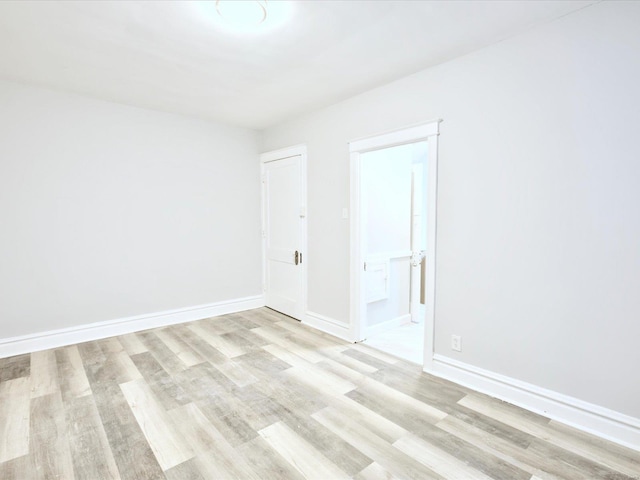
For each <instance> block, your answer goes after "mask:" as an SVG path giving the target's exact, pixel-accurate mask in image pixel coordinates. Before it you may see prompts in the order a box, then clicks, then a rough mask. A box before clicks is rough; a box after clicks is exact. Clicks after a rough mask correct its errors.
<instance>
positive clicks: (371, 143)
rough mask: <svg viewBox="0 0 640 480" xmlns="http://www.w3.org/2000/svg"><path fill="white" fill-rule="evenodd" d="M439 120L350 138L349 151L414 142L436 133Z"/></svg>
mask: <svg viewBox="0 0 640 480" xmlns="http://www.w3.org/2000/svg"><path fill="white" fill-rule="evenodd" d="M441 121H442V120H435V121H433V122H428V123H422V124H420V125H414V126H409V127H405V128H402V129H400V130H392V131H390V132H383V133H379V134H377V135H373V136H369V137H365V138H360V139H357V140H352V141H351V142H349V151H350V152H360V153H362V152H367V151H369V150H378V149H380V148H388V147H393V146H396V145H403V144H405V143H415V142H417V141H420V140H424V139H426V138H428V137H431V136H433V135H438V134H439V130H440V122H441Z"/></svg>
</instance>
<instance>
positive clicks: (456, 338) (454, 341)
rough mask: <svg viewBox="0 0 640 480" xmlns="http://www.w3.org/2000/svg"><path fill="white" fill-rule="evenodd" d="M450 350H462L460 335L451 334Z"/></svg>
mask: <svg viewBox="0 0 640 480" xmlns="http://www.w3.org/2000/svg"><path fill="white" fill-rule="evenodd" d="M451 350H455V351H456V352H460V351H462V337H461V336H460V335H451Z"/></svg>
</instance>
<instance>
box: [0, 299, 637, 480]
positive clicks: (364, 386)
mask: <svg viewBox="0 0 640 480" xmlns="http://www.w3.org/2000/svg"><path fill="white" fill-rule="evenodd" d="M639 465H640V454H638V453H637V452H633V451H631V450H628V449H624V448H621V447H619V446H615V445H613V444H610V443H607V442H605V441H602V440H599V439H597V438H594V437H591V436H589V435H586V434H583V433H580V432H577V431H575V430H572V429H570V428H568V427H565V426H563V425H560V424H558V423H556V422H553V421H549V420H548V419H546V418H543V417H541V416H538V415H534V414H532V413H529V412H527V411H524V410H521V409H519V408H516V407H513V406H511V405H508V404H506V403H503V402H500V401H498V400H494V399H491V398H489V397H486V396H483V395H481V394H478V393H474V392H472V391H469V390H466V389H464V388H462V387H459V386H457V385H455V384H452V383H449V382H446V381H443V380H440V379H437V378H434V377H431V376H429V375H426V374H424V373H421V371H420V367H418V366H416V365H414V364H411V363H408V362H405V361H403V360H399V359H397V358H395V357H391V356H389V355H387V354H384V353H382V352H379V351H377V350H374V349H372V348H370V347H367V346H363V345H351V344H347V343H345V342H343V341H339V340H336V339H334V338H332V337H329V336H327V335H324V334H320V333H317V332H315V331H313V330H311V329H307V328H306V327H303V326H301V325H299V324H298V323H297V322H295V321H293V320H291V319H289V318H287V317H284V316H282V315H280V314H277V313H275V312H273V311H271V310H268V309H265V308H263V309H258V310H253V311H249V312H243V313H240V314H232V315H226V316H222V317H217V318H212V319H207V320H202V321H198V322H193V323H188V324H184V325H179V326H172V327H167V328H162V329H155V330H149V331H145V332H140V333H137V334H131V335H124V336H121V337H114V338H109V339H106V340H100V341H95V342H88V343H83V344H79V345H74V346H70V347H65V348H59V349H55V350H47V351H44V352H37V353H33V354H30V355H21V356H17V357H12V358H7V359H3V360H0V478H1V479H3V480H9V479H20V480H25V479H39V478H46V479H72V478H75V479H87V480H98V479H118V478H121V479H164V478H167V479H169V480H183V479H184V480H186V479H204V480H211V479H227V478H228V479H232V478H239V479H301V478H316V479H323V480H325V479H340V478H356V479H384V478H399V479H404V478H418V479H429V478H448V479H487V478H494V479H505V480H518V479H531V478H535V479H551V478H566V479H593V478H601V479H609V480H614V479H626V478H638V476H640V467H639Z"/></svg>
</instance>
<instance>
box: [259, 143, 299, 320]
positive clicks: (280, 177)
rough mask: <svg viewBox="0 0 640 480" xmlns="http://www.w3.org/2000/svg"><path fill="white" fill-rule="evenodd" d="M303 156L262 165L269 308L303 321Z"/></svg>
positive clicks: (266, 287)
mask: <svg viewBox="0 0 640 480" xmlns="http://www.w3.org/2000/svg"><path fill="white" fill-rule="evenodd" d="M302 172H303V170H302V155H295V156H293V157H289V158H282V159H276V160H272V161H267V162H265V163H263V174H264V176H263V182H264V238H265V296H266V305H267V307H270V308H273V309H274V310H277V311H279V312H281V313H284V314H285V315H289V316H291V317H293V318H297V319H298V320H301V319H302V314H303V311H304V306H303V293H304V292H303V279H304V262H305V258H304V257H305V252H304V251H303V250H302V247H303V232H304V230H303V227H304V225H303V222H304V215H305V212H304V208H305V207H304V204H303V201H302V199H303V195H302V187H303V183H302V181H303V176H302Z"/></svg>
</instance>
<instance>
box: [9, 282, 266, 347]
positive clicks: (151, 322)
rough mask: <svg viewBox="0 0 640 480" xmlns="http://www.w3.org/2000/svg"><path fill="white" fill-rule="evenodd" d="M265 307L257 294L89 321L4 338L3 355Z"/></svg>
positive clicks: (261, 297)
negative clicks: (124, 316)
mask: <svg viewBox="0 0 640 480" xmlns="http://www.w3.org/2000/svg"><path fill="white" fill-rule="evenodd" d="M263 306H264V297H263V296H262V295H256V296H253V297H244V298H236V299H233V300H225V301H222V302H215V303H210V304H207V305H198V306H194V307H187V308H179V309H176V310H167V311H164V312H156V313H149V314H145V315H136V316H134V317H126V318H120V319H117V320H107V321H105V322H96V323H89V324H86V325H79V326H77V327H70V328H62V329H59V330H50V331H47V332H40V333H34V334H30V335H23V336H20V337H12V338H3V339H0V358H5V357H11V356H13V355H20V354H23V353H30V352H37V351H40V350H48V349H50V348H58V347H63V346H65V345H72V344H75V343H81V342H88V341H92V340H99V339H102V338H107V337H113V336H115V335H123V334H126V333H131V332H138V331H140V330H147V329H149V328H156V327H163V326H166V325H174V324H176V323H184V322H191V321H193V320H200V319H203V318H208V317H215V316H217V315H225V314H227V313H234V312H241V311H243V310H250V309H252V308H259V307H263Z"/></svg>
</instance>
